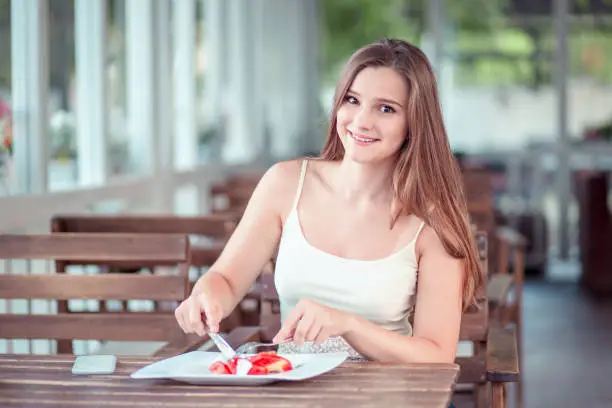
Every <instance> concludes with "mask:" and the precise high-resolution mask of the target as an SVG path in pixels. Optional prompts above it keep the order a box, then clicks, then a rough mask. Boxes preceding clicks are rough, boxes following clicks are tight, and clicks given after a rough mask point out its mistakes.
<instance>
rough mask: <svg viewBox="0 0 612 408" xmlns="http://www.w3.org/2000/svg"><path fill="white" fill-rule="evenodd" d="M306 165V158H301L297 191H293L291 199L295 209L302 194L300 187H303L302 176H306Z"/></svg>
mask: <svg viewBox="0 0 612 408" xmlns="http://www.w3.org/2000/svg"><path fill="white" fill-rule="evenodd" d="M307 166H308V160H302V171H301V172H300V181H299V183H298V188H297V192H296V193H295V199H294V201H293V209H296V208H297V206H298V203H299V202H300V197H301V195H302V187H304V178H305V177H306V167H307Z"/></svg>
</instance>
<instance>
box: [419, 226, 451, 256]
mask: <svg viewBox="0 0 612 408" xmlns="http://www.w3.org/2000/svg"><path fill="white" fill-rule="evenodd" d="M416 252H417V254H418V256H419V258H420V257H422V256H423V255H424V254H426V253H427V254H439V255H448V254H447V252H446V249H445V248H444V244H443V243H442V239H441V238H440V236H439V235H438V233H437V232H436V231H435V230H434V229H433V228H432V227H431V226H429V225H425V226H424V227H423V231H421V235H419V238H418V239H417V242H416Z"/></svg>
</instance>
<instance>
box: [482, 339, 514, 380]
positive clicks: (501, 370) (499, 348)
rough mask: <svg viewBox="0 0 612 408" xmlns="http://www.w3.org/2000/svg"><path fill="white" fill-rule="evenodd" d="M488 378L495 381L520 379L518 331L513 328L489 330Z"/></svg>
mask: <svg viewBox="0 0 612 408" xmlns="http://www.w3.org/2000/svg"><path fill="white" fill-rule="evenodd" d="M487 378H488V379H489V380H490V381H494V382H495V381H501V382H516V381H518V379H519V363H518V353H517V348H516V333H515V330H514V329H513V328H491V329H490V330H489V343H488V348H487Z"/></svg>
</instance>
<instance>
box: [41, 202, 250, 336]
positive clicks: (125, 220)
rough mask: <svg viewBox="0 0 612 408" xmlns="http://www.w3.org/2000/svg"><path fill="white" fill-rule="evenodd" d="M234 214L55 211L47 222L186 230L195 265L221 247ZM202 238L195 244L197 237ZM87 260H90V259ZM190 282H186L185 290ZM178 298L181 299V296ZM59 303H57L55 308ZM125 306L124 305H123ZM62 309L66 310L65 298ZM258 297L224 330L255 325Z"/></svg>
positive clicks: (86, 228)
mask: <svg viewBox="0 0 612 408" xmlns="http://www.w3.org/2000/svg"><path fill="white" fill-rule="evenodd" d="M236 223H237V220H236V217H235V216H233V215H230V214H225V215H223V214H213V215H201V216H191V217H186V216H174V215H150V214H138V215H111V216H107V215H93V214H79V215H56V216H54V217H53V220H52V222H51V224H52V225H51V229H52V231H53V232H62V233H65V232H71V233H133V234H151V233H154V234H177V233H178V234H188V235H190V236H191V237H192V238H193V239H192V240H191V244H190V253H189V259H190V265H191V266H192V267H195V268H200V269H203V268H209V267H210V266H212V265H213V263H214V262H215V261H216V260H217V258H218V257H219V256H220V255H221V252H222V251H223V247H224V246H225V243H226V241H227V239H228V238H229V237H230V235H231V234H232V232H233V231H234V229H235V227H236ZM198 238H199V239H200V240H201V241H203V243H201V244H199V243H198V241H197V239H198ZM67 264H68V263H66V262H65V261H57V262H56V270H57V271H58V272H63V271H64V270H65V268H66V266H67ZM71 264H72V265H74V263H71ZM90 264H91V263H90ZM159 266H162V265H160V264H159V263H158V262H157V261H151V262H147V261H140V262H136V263H121V264H117V263H115V264H114V265H113V268H112V269H111V270H110V272H117V271H121V270H128V271H136V270H140V269H143V268H145V269H150V270H153V269H154V268H155V267H159ZM193 284H194V282H190V289H189V293H191V290H192V289H193ZM181 300H182V299H181ZM59 307H60V305H59V304H58V308H59ZM124 309H125V306H124ZM61 310H62V311H67V305H66V303H65V302H63V303H62V305H61ZM258 313H259V297H258V296H257V297H255V298H253V297H247V299H245V300H243V301H242V302H241V304H240V307H239V308H237V309H236V310H235V312H234V313H233V314H232V315H231V316H229V317H228V318H227V319H225V320H224V327H223V329H224V330H225V331H231V330H232V329H234V328H237V327H239V326H245V325H255V326H256V325H257V323H258Z"/></svg>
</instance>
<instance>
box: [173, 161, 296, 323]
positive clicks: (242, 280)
mask: <svg viewBox="0 0 612 408" xmlns="http://www.w3.org/2000/svg"><path fill="white" fill-rule="evenodd" d="M298 177H299V163H297V162H283V163H278V164H276V165H274V166H272V167H271V168H270V169H269V170H268V171H267V172H266V173H265V175H264V176H263V177H262V179H261V180H260V182H259V184H258V185H257V187H256V189H255V191H254V192H253V194H252V196H251V199H250V200H249V203H248V205H247V208H246V210H245V212H244V214H243V216H242V218H241V220H240V223H239V224H238V226H237V227H236V230H235V231H234V233H233V234H232V236H231V237H230V239H229V240H228V242H227V243H226V245H225V247H224V249H223V252H222V253H221V255H220V256H219V258H218V259H217V261H216V262H215V263H214V264H213V265H212V266H211V268H210V269H209V271H208V272H207V273H206V274H204V275H203V276H202V277H201V278H200V279H199V280H198V281H197V282H196V284H195V286H194V288H193V291H192V293H191V296H190V298H191V299H188V300H189V301H185V302H183V303H184V304H185V306H183V305H181V306H179V308H177V312H176V315H177V319H178V320H179V324H181V327H183V326H184V327H183V329H184V330H186V331H187V332H194V331H195V332H196V333H199V334H202V333H203V330H204V327H203V325H202V323H201V318H200V316H199V313H200V312H204V313H205V314H206V315H207V317H208V318H213V320H214V321H215V323H217V320H221V319H222V318H224V317H226V316H228V315H229V314H230V313H231V311H232V310H234V308H235V307H236V305H237V304H238V302H240V300H241V299H242V298H243V297H244V296H245V295H246V293H247V292H248V290H249V288H250V287H251V285H252V284H253V282H254V281H255V279H256V278H257V276H259V274H260V273H261V271H262V269H263V267H264V265H265V264H266V263H267V262H268V261H269V260H270V259H271V258H272V256H273V254H274V251H275V249H276V247H277V245H278V242H279V240H280V235H281V230H282V218H281V214H283V213H284V212H286V210H287V208H289V206H290V205H291V204H290V203H291V199H292V198H293V195H292V194H291V192H292V191H295V189H296V188H297V181H298ZM196 298H197V299H199V300H197V301H196V300H195V299H196ZM210 303H213V304H214V305H213V306H214V307H211V308H210V309H209V307H210ZM207 309H208V310H207ZM209 312H210V313H209ZM211 314H212V315H214V316H210V315H211ZM209 323H210V322H209ZM213 326H216V324H213ZM212 329H213V330H214V329H215V327H212Z"/></svg>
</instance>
